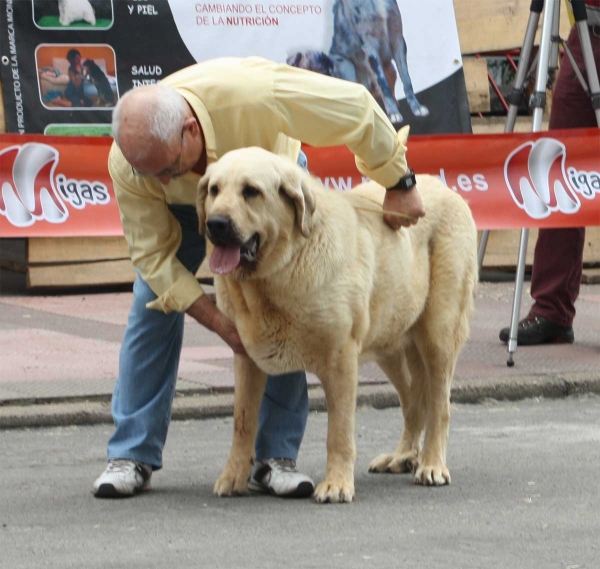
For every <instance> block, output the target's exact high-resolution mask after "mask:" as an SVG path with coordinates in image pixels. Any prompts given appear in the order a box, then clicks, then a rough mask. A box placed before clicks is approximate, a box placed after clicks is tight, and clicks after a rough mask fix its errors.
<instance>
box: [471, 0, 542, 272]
mask: <svg viewBox="0 0 600 569" xmlns="http://www.w3.org/2000/svg"><path fill="white" fill-rule="evenodd" d="M543 7H544V0H532V1H531V6H530V9H529V10H530V11H529V20H528V21H527V29H526V30H525V38H524V39H523V45H522V47H521V53H520V56H519V65H518V66H517V75H516V77H515V84H514V86H513V88H512V91H511V92H510V95H509V96H508V97H507V101H508V105H509V106H508V114H507V117H506V123H505V125H504V132H513V130H514V128H515V122H516V120H517V112H518V110H519V106H520V105H521V103H522V102H523V98H524V96H525V79H526V77H527V72H528V66H529V61H530V60H531V52H532V51H533V43H534V41H535V33H536V31H537V27H538V23H539V21H540V14H541V13H542V9H543ZM489 236H490V232H489V230H488V229H486V230H484V231H483V232H482V233H481V240H480V241H479V247H478V249H477V263H478V265H479V272H480V273H481V269H482V267H483V258H484V257H485V250H486V248H487V243H488V239H489Z"/></svg>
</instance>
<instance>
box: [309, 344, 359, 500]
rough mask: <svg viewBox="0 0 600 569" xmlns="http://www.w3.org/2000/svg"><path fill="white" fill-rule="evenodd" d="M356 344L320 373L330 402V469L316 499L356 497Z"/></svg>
mask: <svg viewBox="0 0 600 569" xmlns="http://www.w3.org/2000/svg"><path fill="white" fill-rule="evenodd" d="M357 357H358V352H357V350H356V347H355V346H351V347H350V348H348V349H347V350H346V351H345V353H343V354H342V353H340V355H339V358H335V362H331V363H330V364H329V366H328V369H327V372H325V373H324V374H322V375H321V374H320V378H321V382H322V384H323V389H324V391H325V399H326V401H327V414H328V428H327V471H326V474H325V480H324V481H323V482H321V483H320V484H318V485H317V487H316V489H315V498H316V500H317V502H320V503H324V502H335V503H338V502H352V500H353V499H354V461H355V459H356V446H355V442H354V417H355V411H356V390H357V384H358V360H357Z"/></svg>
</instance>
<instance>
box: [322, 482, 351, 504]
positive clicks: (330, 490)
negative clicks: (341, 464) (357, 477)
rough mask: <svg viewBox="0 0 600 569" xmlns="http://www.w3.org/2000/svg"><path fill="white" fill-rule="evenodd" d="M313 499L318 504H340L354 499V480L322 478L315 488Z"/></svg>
mask: <svg viewBox="0 0 600 569" xmlns="http://www.w3.org/2000/svg"><path fill="white" fill-rule="evenodd" d="M314 496H315V500H316V501H317V502H318V503H319V504H326V503H331V504H341V503H344V502H352V500H354V482H352V481H349V482H340V481H337V480H323V482H321V483H320V484H317V487H316V488H315V493H314Z"/></svg>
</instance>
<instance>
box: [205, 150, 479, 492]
mask: <svg viewBox="0 0 600 569" xmlns="http://www.w3.org/2000/svg"><path fill="white" fill-rule="evenodd" d="M418 188H419V192H420V193H421V195H422V197H423V201H424V204H425V207H426V210H427V215H426V217H425V218H424V219H422V220H421V221H419V223H418V224H417V225H416V226H414V227H412V228H411V229H401V230H400V231H397V232H396V231H392V230H391V229H390V228H389V227H388V226H387V225H386V224H385V223H384V221H383V216H382V215H381V214H378V213H373V212H372V211H364V210H363V209H361V208H366V209H371V210H373V209H377V208H378V209H379V210H381V204H382V201H383V196H384V189H383V188H382V187H381V186H379V185H377V184H375V183H373V182H370V183H367V184H363V185H361V186H359V187H357V188H355V189H354V190H352V191H350V192H338V191H331V190H326V189H325V188H323V187H322V186H321V185H320V184H319V182H318V181H317V180H315V179H313V178H311V177H310V176H309V175H308V174H307V173H306V172H304V171H303V170H302V169H301V168H300V167H298V166H297V165H296V164H293V163H292V162H290V161H288V160H286V159H283V158H281V157H278V156H276V155H274V154H271V153H269V152H267V151H265V150H262V149H259V148H250V149H243V150H236V151H233V152H230V153H228V154H226V155H225V156H223V157H222V158H221V159H220V160H219V161H218V162H217V163H215V164H213V165H211V166H210V167H209V168H208V170H207V172H206V174H205V176H203V178H202V179H201V181H200V184H199V197H198V204H197V205H198V214H199V218H200V231H201V232H204V231H206V235H207V237H208V240H209V243H208V254H209V255H210V257H209V265H210V267H211V269H212V271H213V272H214V273H216V275H217V276H216V277H215V287H216V291H217V304H218V306H219V308H220V309H221V310H222V311H223V312H224V313H225V314H226V315H227V316H229V317H230V318H231V319H232V320H233V321H234V322H235V324H236V326H237V329H238V332H239V334H240V337H241V339H242V341H243V344H244V346H245V348H246V350H247V352H248V354H249V356H250V357H246V356H239V355H236V356H235V362H234V367H235V403H234V434H233V444H232V449H231V453H230V456H229V460H228V462H227V465H226V466H225V469H224V470H223V472H222V474H221V475H220V477H219V478H218V480H217V482H216V484H215V487H214V491H215V493H216V494H218V495H219V496H230V495H236V494H242V493H244V492H245V491H246V488H247V482H248V478H249V476H250V473H251V466H252V459H253V456H254V441H255V437H256V432H257V423H258V413H259V406H260V403H261V399H262V396H263V393H264V388H265V382H266V377H267V373H270V374H280V373H284V372H290V371H295V370H307V371H311V372H313V373H315V374H316V375H317V376H318V377H319V379H320V380H321V382H322V384H323V389H324V391H325V396H326V400H327V409H328V414H329V425H328V434H327V471H326V475H325V480H324V481H323V482H321V483H320V484H318V485H317V487H316V489H315V497H316V500H317V501H318V502H350V501H352V499H353V498H354V461H355V454H356V451H355V443H354V416H355V408H356V391H357V383H358V365H359V362H363V361H366V360H375V361H376V362H377V363H378V364H379V366H380V367H381V369H382V370H383V371H384V372H385V374H386V375H387V377H388V378H389V379H390V381H391V382H392V384H393V385H394V386H395V387H396V389H397V390H398V394H399V395H400V400H401V405H402V411H403V413H404V430H403V431H402V435H401V438H400V443H399V445H398V448H397V449H396V450H395V451H394V452H393V453H391V454H382V455H380V456H378V457H377V458H375V459H374V460H373V462H372V463H371V466H370V470H371V471H374V472H405V471H411V470H412V471H413V472H414V476H415V481H416V482H417V483H418V484H425V485H442V484H448V483H450V473H449V472H448V469H447V468H446V444H447V439H448V426H449V421H450V385H451V381H452V377H453V374H454V367H455V364H456V359H457V357H458V353H459V350H460V348H461V346H462V345H463V343H464V342H465V341H466V339H467V336H468V333H469V318H470V315H471V310H472V304H473V289H474V287H475V284H476V282H477V259H476V247H477V245H476V229H475V224H474V222H473V218H472V216H471V212H470V210H469V208H468V206H467V204H466V203H465V202H464V201H463V200H462V198H460V197H459V196H458V195H456V194H455V193H454V192H452V191H451V190H449V189H448V188H447V187H446V186H444V185H443V184H442V182H440V181H439V180H438V179H437V178H435V177H432V176H419V177H418ZM423 432H425V439H424V445H423V449H421V437H422V435H423Z"/></svg>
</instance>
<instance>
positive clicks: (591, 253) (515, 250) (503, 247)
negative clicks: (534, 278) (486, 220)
mask: <svg viewBox="0 0 600 569" xmlns="http://www.w3.org/2000/svg"><path fill="white" fill-rule="evenodd" d="M537 234H538V230H537V229H531V230H530V231H529V240H528V247H527V265H528V266H531V264H532V263H533V252H534V249H535V242H536V240H537ZM520 240H521V231H520V230H519V229H509V230H502V231H492V232H490V237H489V240H488V244H487V249H486V254H485V257H484V260H483V266H484V268H493V269H509V270H513V269H514V268H515V267H516V265H517V260H518V256H519V242H520ZM583 263H584V265H587V266H590V265H596V264H599V263H600V227H587V228H586V232H585V246H584V250H583ZM586 272H587V271H586ZM590 274H592V273H590Z"/></svg>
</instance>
